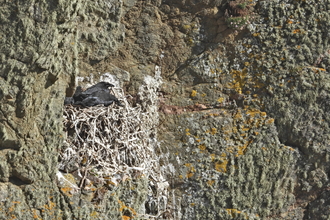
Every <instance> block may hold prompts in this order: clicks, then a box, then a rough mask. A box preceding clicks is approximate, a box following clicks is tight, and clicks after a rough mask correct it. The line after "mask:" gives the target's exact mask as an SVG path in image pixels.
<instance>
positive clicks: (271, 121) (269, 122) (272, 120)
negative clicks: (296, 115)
mask: <svg viewBox="0 0 330 220" xmlns="http://www.w3.org/2000/svg"><path fill="white" fill-rule="evenodd" d="M272 123H274V118H270V119H268V120H266V121H265V124H272Z"/></svg>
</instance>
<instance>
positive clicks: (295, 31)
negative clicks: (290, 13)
mask: <svg viewBox="0 0 330 220" xmlns="http://www.w3.org/2000/svg"><path fill="white" fill-rule="evenodd" d="M300 32H301V30H300V29H295V30H293V31H292V33H294V34H297V33H300Z"/></svg>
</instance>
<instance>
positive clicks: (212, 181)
mask: <svg viewBox="0 0 330 220" xmlns="http://www.w3.org/2000/svg"><path fill="white" fill-rule="evenodd" d="M206 183H207V185H209V186H212V185H213V184H214V183H215V180H208V181H207V182H206Z"/></svg>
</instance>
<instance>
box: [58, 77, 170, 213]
mask: <svg viewBox="0 0 330 220" xmlns="http://www.w3.org/2000/svg"><path fill="white" fill-rule="evenodd" d="M160 83H161V80H160V78H159V79H158V80H157V77H156V78H154V77H146V79H145V84H144V85H143V86H141V87H140V89H139V93H138V99H139V102H138V103H137V104H136V106H134V107H133V106H131V105H130V103H129V102H128V101H127V99H126V97H125V96H124V92H123V90H122V89H120V88H112V90H113V92H114V93H115V95H116V97H117V98H118V100H120V102H121V103H122V104H123V106H118V105H116V104H112V105H110V106H108V107H104V106H102V105H100V106H95V107H90V108H81V107H74V106H71V105H67V106H65V109H64V129H65V130H64V132H65V133H66V138H65V142H64V145H63V147H62V149H61V152H60V158H59V160H60V163H59V169H60V170H62V171H65V172H70V173H72V172H76V171H77V172H78V174H79V176H80V177H81V180H80V186H79V187H80V188H83V187H84V186H86V185H87V184H86V182H89V183H90V182H91V181H93V182H95V178H96V179H97V182H99V183H101V184H107V183H109V182H110V183H111V184H110V185H115V186H116V185H118V184H120V182H121V181H124V180H125V179H127V178H131V179H133V178H135V177H136V175H139V176H141V175H143V176H146V177H147V178H148V179H149V181H150V182H149V188H150V189H149V191H150V195H149V196H150V198H153V200H155V201H157V202H156V203H158V204H157V205H156V206H158V207H157V208H156V210H154V211H156V213H159V212H160V211H161V209H163V210H164V208H165V207H166V204H163V205H162V206H163V208H161V207H159V206H160V204H159V200H160V199H161V198H166V197H167V194H168V193H167V186H168V183H167V181H166V180H165V179H164V178H163V175H162V174H161V173H160V170H161V169H160V167H159V163H158V160H159V157H157V156H156V154H155V149H156V148H157V147H159V145H158V142H157V126H158V97H157V89H158V87H159V85H160ZM88 180H90V181H88ZM160 183H161V184H160ZM158 185H159V187H158ZM155 186H156V188H158V189H156V192H153V191H152V190H151V188H154V189H155ZM163 200H164V199H163ZM146 202H147V203H149V202H150V201H146ZM154 213H155V212H154Z"/></svg>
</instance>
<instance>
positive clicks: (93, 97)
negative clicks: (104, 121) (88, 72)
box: [64, 82, 123, 107]
mask: <svg viewBox="0 0 330 220" xmlns="http://www.w3.org/2000/svg"><path fill="white" fill-rule="evenodd" d="M109 87H114V85H112V84H111V83H107V82H99V83H97V84H95V85H93V86H91V87H89V88H87V89H86V90H85V91H83V90H82V88H81V87H80V86H77V88H76V91H75V93H74V94H73V97H66V98H65V100H64V104H65V105H70V104H71V105H80V106H83V107H90V106H95V105H100V104H103V105H104V106H109V105H111V104H112V103H113V102H115V103H116V104H117V105H119V106H123V105H122V104H121V103H120V101H119V100H118V99H117V98H116V96H114V95H112V94H110V90H109Z"/></svg>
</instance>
